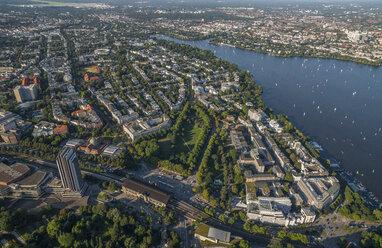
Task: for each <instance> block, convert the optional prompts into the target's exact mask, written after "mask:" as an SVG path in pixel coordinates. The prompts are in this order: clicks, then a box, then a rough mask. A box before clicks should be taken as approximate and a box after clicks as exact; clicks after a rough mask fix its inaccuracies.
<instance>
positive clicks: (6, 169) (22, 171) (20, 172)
mask: <svg viewBox="0 0 382 248" xmlns="http://www.w3.org/2000/svg"><path fill="white" fill-rule="evenodd" d="M29 172H30V169H29V167H28V166H26V165H25V164H21V163H16V164H13V165H11V166H8V165H6V164H4V163H0V185H5V186H7V185H10V184H12V183H14V182H16V181H18V180H20V179H22V178H24V177H25V176H26V175H27V174H28V173H29Z"/></svg>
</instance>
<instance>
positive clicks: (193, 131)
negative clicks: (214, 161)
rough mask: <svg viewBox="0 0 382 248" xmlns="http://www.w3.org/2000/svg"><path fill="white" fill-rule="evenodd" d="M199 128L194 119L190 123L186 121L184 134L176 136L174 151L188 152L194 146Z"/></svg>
mask: <svg viewBox="0 0 382 248" xmlns="http://www.w3.org/2000/svg"><path fill="white" fill-rule="evenodd" d="M201 130H202V129H201V128H200V127H197V125H196V121H194V122H192V124H188V123H187V124H186V125H185V126H184V135H183V136H180V137H178V138H177V141H176V151H177V152H179V153H181V152H186V153H187V152H190V151H191V150H192V148H193V147H194V145H195V143H196V140H197V139H198V137H199V134H200V132H201Z"/></svg>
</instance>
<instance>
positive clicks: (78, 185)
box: [57, 147, 84, 191]
mask: <svg viewBox="0 0 382 248" xmlns="http://www.w3.org/2000/svg"><path fill="white" fill-rule="evenodd" d="M57 167H58V171H59V173H60V177H61V181H62V184H63V186H64V188H66V189H70V190H72V191H81V190H82V188H83V186H84V182H83V180H82V177H81V170H80V166H79V164H78V160H77V155H76V151H75V150H74V149H72V148H70V147H64V148H63V149H62V150H61V152H60V153H59V154H58V156H57Z"/></svg>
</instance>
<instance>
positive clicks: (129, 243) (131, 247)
mask: <svg viewBox="0 0 382 248" xmlns="http://www.w3.org/2000/svg"><path fill="white" fill-rule="evenodd" d="M124 245H125V247H126V248H135V247H136V239H135V238H134V237H128V238H126V239H125V242H124Z"/></svg>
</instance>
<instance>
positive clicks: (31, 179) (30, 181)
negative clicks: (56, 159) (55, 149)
mask: <svg viewBox="0 0 382 248" xmlns="http://www.w3.org/2000/svg"><path fill="white" fill-rule="evenodd" d="M45 176H46V172H44V171H36V172H34V173H33V174H32V175H30V176H28V177H26V178H24V179H22V180H20V181H18V182H17V184H19V185H22V186H38V185H39V184H40V182H41V181H42V180H44V178H45Z"/></svg>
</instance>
